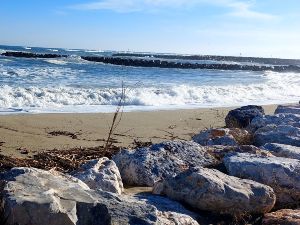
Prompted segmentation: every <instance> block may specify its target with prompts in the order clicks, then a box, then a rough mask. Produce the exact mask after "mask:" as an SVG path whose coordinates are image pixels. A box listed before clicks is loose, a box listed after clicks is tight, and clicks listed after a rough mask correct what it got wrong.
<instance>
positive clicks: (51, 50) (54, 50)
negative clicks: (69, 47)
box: [47, 48, 58, 52]
mask: <svg viewBox="0 0 300 225" xmlns="http://www.w3.org/2000/svg"><path fill="white" fill-rule="evenodd" d="M47 50H48V51H50V52H58V50H57V49H51V48H49V49H47Z"/></svg>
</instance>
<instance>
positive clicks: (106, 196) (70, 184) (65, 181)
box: [0, 168, 197, 225]
mask: <svg viewBox="0 0 300 225" xmlns="http://www.w3.org/2000/svg"><path fill="white" fill-rule="evenodd" d="M0 179H1V188H2V190H1V203H2V204H3V209H4V215H3V218H5V217H7V218H8V221H7V223H6V224H7V225H15V224H18V225H28V224H30V225H42V224H47V225H75V224H76V225H87V224H88V225H113V224H118V225H119V224H120V225H125V224H132V225H141V224H145V225H160V224H162V223H161V221H166V224H170V225H173V224H174V225H175V223H173V222H174V220H173V219H175V220H176V218H177V217H176V215H177V214H176V213H179V215H181V214H180V212H176V211H172V210H175V208H174V207H173V208H172V207H169V208H168V209H169V211H170V212H171V213H173V214H172V215H174V216H175V218H171V219H170V220H168V218H167V217H166V216H164V215H162V214H163V211H162V210H159V209H157V208H156V207H155V206H154V205H151V204H148V203H147V202H145V201H141V200H140V199H138V198H134V197H130V196H118V195H116V194H113V193H109V192H103V191H94V190H91V189H90V188H89V187H88V186H87V185H86V184H84V183H83V182H82V181H80V180H78V179H76V178H74V177H71V176H66V175H63V174H60V173H57V172H54V171H43V170H39V169H33V168H14V169H12V170H11V171H9V172H6V173H3V174H1V175H0ZM166 207H168V206H166ZM182 212H183V211H182ZM185 218H186V219H188V218H190V220H187V221H188V222H187V223H181V224H182V225H184V224H187V225H190V224H191V225H194V224H195V225H196V224H197V222H196V221H195V220H194V219H193V218H191V217H188V216H186V217H185ZM177 219H178V220H179V217H178V218H177ZM178 224H180V223H178Z"/></svg>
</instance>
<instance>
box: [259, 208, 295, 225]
mask: <svg viewBox="0 0 300 225" xmlns="http://www.w3.org/2000/svg"><path fill="white" fill-rule="evenodd" d="M274 224H278V225H299V224H300V210H299V209H296V210H292V209H282V210H279V211H276V212H272V213H267V214H266V215H265V216H264V218H263V221H262V225H274Z"/></svg>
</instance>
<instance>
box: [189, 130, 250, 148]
mask: <svg viewBox="0 0 300 225" xmlns="http://www.w3.org/2000/svg"><path fill="white" fill-rule="evenodd" d="M193 140H194V141H195V142H197V143H199V144H200V145H203V146H205V145H208V146H210V145H227V146H236V145H248V144H251V142H252V135H251V134H250V133H249V132H248V131H247V130H242V129H238V128H230V129H229V128H219V129H208V130H205V131H202V132H200V134H197V135H195V136H194V137H193Z"/></svg>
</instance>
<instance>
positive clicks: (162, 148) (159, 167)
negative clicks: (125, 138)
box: [113, 141, 217, 187]
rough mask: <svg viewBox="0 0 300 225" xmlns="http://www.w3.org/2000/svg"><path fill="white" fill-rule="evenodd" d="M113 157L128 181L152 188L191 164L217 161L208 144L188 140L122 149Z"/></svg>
mask: <svg viewBox="0 0 300 225" xmlns="http://www.w3.org/2000/svg"><path fill="white" fill-rule="evenodd" d="M113 160H114V161H115V162H116V164H117V166H118V168H119V170H120V173H121V176H122V179H123V182H124V183H125V184H127V185H135V186H150V187H151V186H153V185H154V183H155V182H157V181H159V180H161V179H164V178H168V177H173V176H176V175H177V174H178V173H180V172H182V171H184V170H186V169H188V168H189V167H193V166H203V167H206V166H212V165H215V164H216V163H217V160H216V159H215V158H214V157H213V156H211V155H210V154H209V153H208V152H207V149H206V148H205V147H203V146H200V145H198V144H197V143H194V142H189V141H167V142H163V143H160V144H154V145H152V146H150V147H145V148H138V149H135V150H122V151H121V152H120V153H119V154H117V155H115V156H114V157H113Z"/></svg>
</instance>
